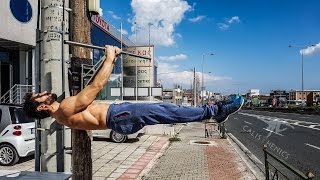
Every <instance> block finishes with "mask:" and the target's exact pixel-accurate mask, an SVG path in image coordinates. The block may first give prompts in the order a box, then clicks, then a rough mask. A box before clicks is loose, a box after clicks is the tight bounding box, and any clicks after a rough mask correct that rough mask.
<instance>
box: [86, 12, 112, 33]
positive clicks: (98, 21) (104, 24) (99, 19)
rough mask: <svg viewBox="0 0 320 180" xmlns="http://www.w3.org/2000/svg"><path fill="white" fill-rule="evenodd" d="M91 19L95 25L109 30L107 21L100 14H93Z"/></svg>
mask: <svg viewBox="0 0 320 180" xmlns="http://www.w3.org/2000/svg"><path fill="white" fill-rule="evenodd" d="M91 21H92V23H93V24H95V25H97V26H98V27H100V28H101V29H103V30H105V31H107V32H109V30H110V29H109V23H107V22H106V21H105V20H104V19H103V18H102V17H101V16H99V15H93V16H92V17H91Z"/></svg>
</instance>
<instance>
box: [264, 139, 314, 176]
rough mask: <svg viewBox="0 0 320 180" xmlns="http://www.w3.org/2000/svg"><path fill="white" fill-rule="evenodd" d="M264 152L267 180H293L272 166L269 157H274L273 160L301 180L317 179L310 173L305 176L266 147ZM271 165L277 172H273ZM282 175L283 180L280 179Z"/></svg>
mask: <svg viewBox="0 0 320 180" xmlns="http://www.w3.org/2000/svg"><path fill="white" fill-rule="evenodd" d="M263 152H264V161H265V162H264V163H265V174H266V180H270V179H272V180H273V179H277V180H278V179H283V178H285V179H292V178H291V177H289V176H288V175H286V174H285V173H284V172H281V171H280V168H279V167H278V168H277V167H276V166H275V165H274V164H271V161H270V160H271V159H270V160H269V159H268V156H270V157H272V159H273V160H275V161H276V162H277V163H279V164H281V165H282V166H284V167H285V170H288V171H289V172H291V173H293V174H294V175H295V176H297V177H299V178H300V179H303V180H308V179H312V178H314V177H315V176H314V175H313V174H312V173H311V172H309V173H308V174H307V175H305V174H303V172H301V171H299V170H298V169H296V168H295V167H293V166H291V165H290V164H288V163H287V162H285V161H283V160H281V159H280V158H278V157H277V156H276V155H274V154H272V153H271V152H269V151H268V150H267V146H266V145H264V146H263ZM269 165H270V166H272V168H273V169H274V170H275V171H274V172H271V170H270V167H269ZM282 171H283V170H282ZM280 175H281V177H283V178H280Z"/></svg>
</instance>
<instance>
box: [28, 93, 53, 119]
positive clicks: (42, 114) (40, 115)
mask: <svg viewBox="0 0 320 180" xmlns="http://www.w3.org/2000/svg"><path fill="white" fill-rule="evenodd" d="M32 95H33V94H32V93H27V94H26V95H25V96H24V103H23V111H24V112H25V114H26V115H27V116H28V117H30V118H36V119H44V118H47V117H50V114H49V113H48V112H47V111H38V110H37V107H38V106H39V105H40V104H41V103H39V102H37V101H36V100H34V98H33V97H32Z"/></svg>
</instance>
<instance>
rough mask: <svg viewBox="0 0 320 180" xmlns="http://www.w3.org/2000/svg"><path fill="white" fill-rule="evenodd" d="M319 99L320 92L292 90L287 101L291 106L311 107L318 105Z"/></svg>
mask: <svg viewBox="0 0 320 180" xmlns="http://www.w3.org/2000/svg"><path fill="white" fill-rule="evenodd" d="M319 97H320V90H304V91H301V90H292V91H290V92H289V101H290V103H291V104H296V105H300V104H304V103H305V104H306V105H307V106H313V105H315V104H318V100H320V99H319Z"/></svg>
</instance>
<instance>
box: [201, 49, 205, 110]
mask: <svg viewBox="0 0 320 180" xmlns="http://www.w3.org/2000/svg"><path fill="white" fill-rule="evenodd" d="M203 61H204V54H202V74H201V77H202V78H201V79H202V82H201V105H202V106H203V98H204V97H203V96H204V95H203V90H204V88H203V85H204V83H203V80H204V77H203Z"/></svg>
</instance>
